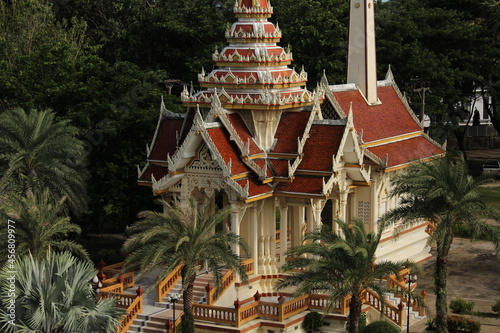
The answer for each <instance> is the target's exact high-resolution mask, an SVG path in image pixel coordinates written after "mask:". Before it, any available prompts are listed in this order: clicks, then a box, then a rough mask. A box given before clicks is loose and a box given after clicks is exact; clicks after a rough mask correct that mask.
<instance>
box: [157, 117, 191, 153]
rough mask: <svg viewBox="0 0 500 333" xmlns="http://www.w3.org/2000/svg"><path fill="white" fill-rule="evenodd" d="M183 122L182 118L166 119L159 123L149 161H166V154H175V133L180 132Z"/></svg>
mask: <svg viewBox="0 0 500 333" xmlns="http://www.w3.org/2000/svg"><path fill="white" fill-rule="evenodd" d="M183 121H184V119H183V118H175V119H168V118H166V119H163V120H162V121H161V123H160V128H159V129H158V133H157V136H156V140H155V142H154V145H153V148H152V150H151V154H150V155H149V157H148V158H149V159H150V160H157V161H166V160H167V154H170V156H172V155H173V154H174V153H175V150H176V145H177V137H176V135H177V134H176V133H177V132H180V131H181V129H182V123H183Z"/></svg>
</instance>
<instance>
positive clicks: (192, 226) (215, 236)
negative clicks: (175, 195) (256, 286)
mask: <svg viewBox="0 0 500 333" xmlns="http://www.w3.org/2000/svg"><path fill="white" fill-rule="evenodd" d="M162 204H163V205H164V206H165V207H166V208H167V212H166V213H159V212H155V211H143V212H141V213H140V214H139V217H140V218H141V220H140V221H138V222H136V223H135V224H134V225H133V226H132V227H131V229H130V231H131V232H132V233H133V234H132V236H131V237H130V238H129V239H127V241H126V242H125V244H124V247H123V249H124V252H125V253H127V254H128V257H127V258H126V265H128V266H132V265H136V264H137V263H139V264H140V269H141V274H144V273H146V272H149V271H151V270H152V269H154V268H156V267H161V268H162V270H161V273H160V276H159V277H158V279H157V281H158V282H159V281H162V280H163V279H164V278H165V277H166V276H167V275H168V274H169V273H170V272H171V271H172V270H173V269H174V268H176V267H177V266H179V265H183V268H182V272H181V275H182V297H183V300H184V303H183V306H184V314H185V315H187V316H188V318H192V312H193V311H192V307H193V287H194V282H195V280H196V272H197V267H198V265H199V264H200V263H206V265H207V268H208V269H209V270H210V271H211V272H212V273H213V275H214V283H215V285H216V286H217V287H219V286H220V282H221V278H222V269H223V268H229V269H233V270H235V272H236V273H238V274H239V275H240V277H241V278H242V279H244V280H246V278H247V274H246V271H245V269H244V267H243V266H242V265H241V262H240V257H239V256H238V255H236V254H235V253H234V252H233V251H232V250H231V249H230V245H237V246H240V247H241V248H242V249H243V250H244V251H245V252H246V251H247V245H246V243H245V242H244V241H243V240H242V239H241V238H240V237H239V236H238V235H235V234H234V233H232V232H225V231H216V226H217V225H218V224H219V223H222V222H223V220H224V219H225V217H226V216H227V213H228V211H227V210H222V211H218V212H216V213H215V214H213V215H211V216H206V214H205V212H203V211H202V210H201V209H198V208H197V203H196V202H195V200H194V199H191V200H190V201H189V204H188V205H187V206H186V207H183V208H176V207H173V206H171V205H169V204H167V203H166V202H162ZM183 325H184V324H183Z"/></svg>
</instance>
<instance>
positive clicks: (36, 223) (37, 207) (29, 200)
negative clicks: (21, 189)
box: [0, 190, 88, 259]
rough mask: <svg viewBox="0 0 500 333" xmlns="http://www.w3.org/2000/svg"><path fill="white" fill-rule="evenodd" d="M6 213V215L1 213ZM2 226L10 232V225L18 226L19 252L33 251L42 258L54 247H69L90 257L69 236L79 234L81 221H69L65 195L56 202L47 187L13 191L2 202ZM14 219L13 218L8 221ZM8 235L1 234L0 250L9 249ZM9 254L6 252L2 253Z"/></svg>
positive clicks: (0, 205) (16, 236)
mask: <svg viewBox="0 0 500 333" xmlns="http://www.w3.org/2000/svg"><path fill="white" fill-rule="evenodd" d="M2 215H3V216H2ZM0 216H2V218H1V220H0V230H1V231H2V234H4V235H7V232H8V230H7V229H8V228H9V224H10V228H12V227H15V229H13V230H15V239H16V254H17V255H18V256H20V255H26V254H28V253H31V254H32V255H33V256H34V257H35V258H38V259H41V258H43V257H45V256H46V254H47V253H48V252H49V251H50V250H51V249H52V250H59V251H63V250H67V251H70V252H72V253H73V254H74V255H76V256H78V257H79V258H81V259H88V254H87V252H86V251H85V249H84V248H83V247H82V246H81V245H80V244H77V243H75V242H73V241H70V240H67V239H66V238H67V237H68V236H69V235H70V234H72V233H76V234H79V233H80V231H81V229H80V227H79V226H78V225H76V224H73V223H71V222H70V218H69V217H68V216H67V215H66V214H65V213H64V199H60V200H59V201H56V202H54V201H53V200H52V198H51V197H50V195H49V192H48V191H47V190H45V191H44V192H43V193H41V194H40V195H36V194H34V193H33V192H31V191H28V192H27V193H26V195H25V196H20V195H11V196H9V197H7V198H5V200H4V201H2V202H0ZM9 220H11V221H12V222H11V221H9ZM7 241H8V239H7V237H2V238H1V239H0V243H1V244H3V245H2V248H1V249H2V250H1V251H6V250H7ZM3 258H6V256H3Z"/></svg>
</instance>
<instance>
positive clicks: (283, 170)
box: [268, 159, 293, 177]
mask: <svg viewBox="0 0 500 333" xmlns="http://www.w3.org/2000/svg"><path fill="white" fill-rule="evenodd" d="M289 161H290V163H293V161H292V160H281V159H280V160H278V159H269V160H268V162H269V164H270V165H271V166H272V168H273V171H274V173H273V176H275V177H288V162H289Z"/></svg>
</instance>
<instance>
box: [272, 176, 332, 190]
mask: <svg viewBox="0 0 500 333" xmlns="http://www.w3.org/2000/svg"><path fill="white" fill-rule="evenodd" d="M276 191H278V192H292V193H298V194H299V193H303V194H323V178H322V177H306V176H297V177H295V178H294V180H293V182H291V183H278V185H277V186H276Z"/></svg>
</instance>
